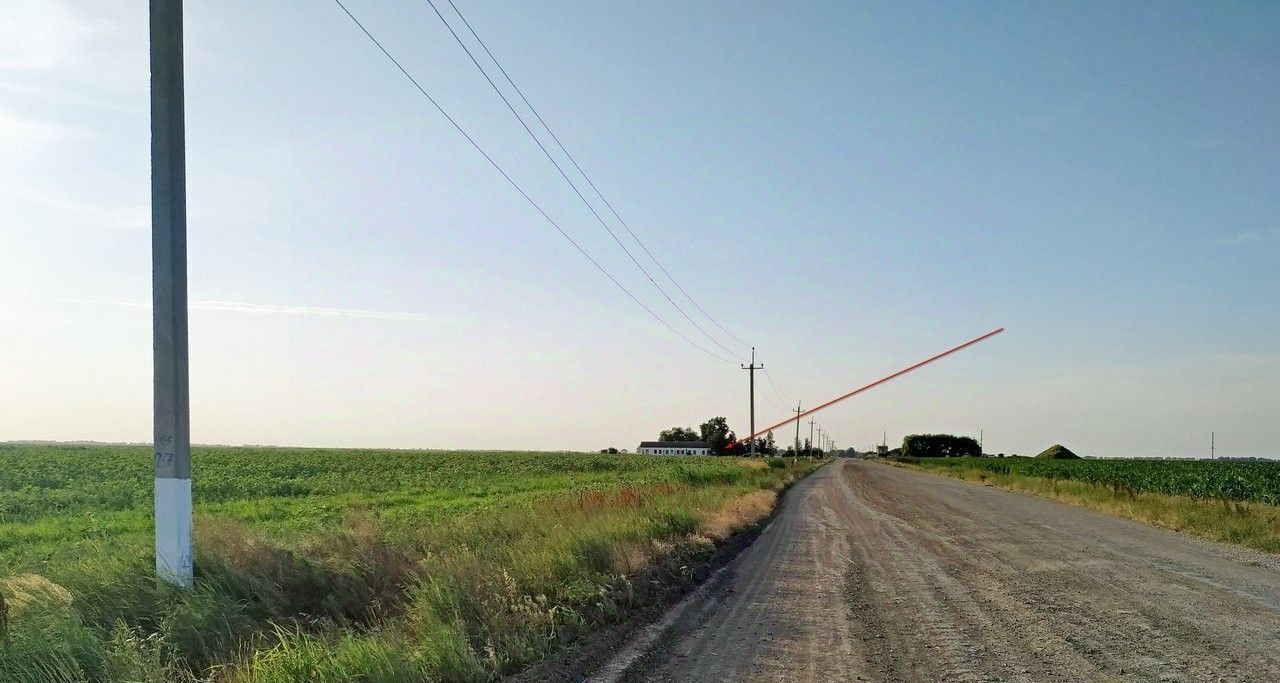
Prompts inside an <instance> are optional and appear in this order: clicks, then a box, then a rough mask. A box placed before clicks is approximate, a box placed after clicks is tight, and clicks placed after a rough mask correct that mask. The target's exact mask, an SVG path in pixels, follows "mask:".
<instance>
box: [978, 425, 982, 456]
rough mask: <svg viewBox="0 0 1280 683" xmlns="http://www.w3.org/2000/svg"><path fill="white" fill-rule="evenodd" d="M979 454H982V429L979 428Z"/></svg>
mask: <svg viewBox="0 0 1280 683" xmlns="http://www.w3.org/2000/svg"><path fill="white" fill-rule="evenodd" d="M978 455H982V430H981V429H979V430H978Z"/></svg>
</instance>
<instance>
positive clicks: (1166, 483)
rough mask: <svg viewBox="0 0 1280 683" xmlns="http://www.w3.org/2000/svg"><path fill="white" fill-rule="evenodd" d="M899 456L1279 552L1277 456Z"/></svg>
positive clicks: (934, 469) (957, 473)
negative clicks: (1227, 458)
mask: <svg viewBox="0 0 1280 683" xmlns="http://www.w3.org/2000/svg"><path fill="white" fill-rule="evenodd" d="M902 464H905V465H907V466H909V467H916V468H919V469H924V470H928V471H931V472H936V473H939V474H946V475H949V476H953V477H958V478H961V479H968V480H970V481H978V482H983V483H987V484H991V485H994V486H999V487H1001V488H1006V489H1010V490H1016V491H1024V492H1027V493H1035V494H1038V495H1043V496H1048V497H1051V498H1056V499H1058V500H1062V501H1064V502H1069V503H1073V504H1076V505H1081V506H1084V507H1089V508H1092V509H1095V510H1100V511H1103V512H1108V513H1111V514H1116V515H1120V516H1122V517H1128V518H1130V519H1136V520H1140V521H1144V522H1149V523H1152V524H1156V525H1159V526H1163V527H1167V528H1170V529H1175V530H1178V531H1186V532H1189V533H1193V534H1196V535H1199V536H1204V537H1206V538H1211V539H1214V540H1218V541H1226V542H1229V543H1236V544H1240V545H1244V546H1248V547H1251V548H1254V549H1257V550H1262V551H1265V552H1271V553H1280V462H1232V461H1221V460H1213V461H1210V460H1124V459H1105V460H1102V459H1098V460H1094V459H1082V460H1047V459H1046V460H1042V459H1035V458H918V459H910V460H908V461H904V462H903V463H902Z"/></svg>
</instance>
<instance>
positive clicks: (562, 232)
mask: <svg viewBox="0 0 1280 683" xmlns="http://www.w3.org/2000/svg"><path fill="white" fill-rule="evenodd" d="M333 1H334V2H335V3H336V4H337V5H338V7H340V8H341V9H342V11H343V13H345V14H346V15H347V17H348V18H350V19H351V21H352V22H354V23H355V25H356V26H357V27H359V28H360V31H361V32H362V33H364V35H365V36H366V37H368V38H369V40H370V41H371V42H373V44H374V45H376V46H377V47H378V50H379V51H381V52H382V54H383V55H384V56H385V57H386V58H387V59H388V60H390V61H391V63H392V64H394V65H395V67H396V68H397V69H399V70H400V73H401V74H404V77H405V78H407V79H409V82H410V83H412V84H413V87H414V88H416V89H417V90H418V92H420V93H422V96H423V97H425V98H427V101H428V102H430V103H431V104H432V106H434V107H435V108H436V111H439V112H440V115H441V116H444V117H445V119H447V120H448V121H449V123H450V124H451V125H452V126H453V127H454V129H455V130H457V131H458V132H459V133H460V134H461V135H462V137H464V138H466V140H467V142H469V143H471V146H472V147H473V148H475V150H476V151H477V152H479V153H480V155H481V156H483V157H484V158H485V160H486V161H488V162H489V165H490V166H493V168H494V170H496V171H497V172H498V173H499V174H501V175H502V177H503V178H504V179H505V180H506V181H507V182H508V183H509V184H510V185H511V187H513V188H515V190H516V192H519V193H520V196H522V197H524V198H525V201H527V202H529V204H530V205H531V206H532V207H533V208H534V209H535V210H537V212H538V213H539V214H541V215H542V217H543V218H545V219H546V220H547V222H548V223H550V224H551V225H552V226H553V227H554V228H555V229H556V231H557V232H559V233H560V236H561V237H564V238H565V239H566V240H568V241H569V244H572V245H573V247H574V248H575V249H577V250H578V253H580V254H582V255H583V257H585V258H586V259H587V260H588V261H590V262H591V264H592V265H594V266H595V267H596V269H597V270H599V271H600V272H601V273H603V274H604V276H605V277H607V278H609V281H610V282H612V283H613V284H614V285H615V286H617V287H618V289H621V290H622V291H623V293H625V294H626V295H627V296H628V297H630V298H631V300H632V301H634V302H636V304H637V305H639V306H640V307H641V308H643V309H644V310H645V312H646V313H648V314H649V315H650V316H652V317H653V319H654V320H657V321H658V322H659V323H661V324H662V325H663V326H664V327H666V328H667V329H668V330H671V331H672V332H673V333H675V334H676V335H677V336H679V337H680V338H681V339H683V340H685V341H686V342H688V343H690V344H692V345H693V346H694V347H695V348H697V349H698V350H699V351H702V352H703V353H705V354H707V355H708V356H711V357H713V358H716V359H719V360H722V361H724V362H726V363H733V362H734V361H733V360H731V359H728V358H725V357H724V356H721V355H719V354H717V353H715V352H713V351H711V350H709V349H707V348H706V347H704V346H702V345H701V344H699V343H697V342H695V341H694V340H692V339H690V338H689V337H688V336H686V335H685V334H684V333H683V332H681V331H680V330H677V329H676V328H675V327H673V326H672V325H671V323H668V322H667V321H666V320H665V319H663V318H662V317H661V316H659V315H658V314H657V313H655V312H654V311H653V309H651V308H649V306H647V305H646V304H645V303H644V302H643V301H641V300H640V299H639V298H637V297H636V295H635V294H632V293H631V290H629V289H627V288H626V286H624V285H623V284H622V283H621V282H619V281H618V280H617V278H615V277H614V276H613V275H612V274H611V273H610V272H609V271H608V270H606V269H605V267H604V266H602V265H600V262H599V261H596V260H595V259H594V258H593V257H592V256H591V254H589V253H587V250H586V249H583V248H582V245H580V244H578V242H577V241H576V240H574V239H573V237H571V236H569V233H567V232H565V230H564V228H562V227H560V224H559V223H558V222H556V220H555V219H554V218H552V217H551V216H550V214H548V213H547V212H546V211H545V210H544V209H543V208H542V206H541V205H540V204H538V202H537V201H535V200H534V198H533V197H531V196H529V193H528V192H525V190H524V188H522V187H521V186H520V184H519V183H517V182H516V181H515V179H513V178H512V177H511V176H510V174H508V173H507V172H506V170H504V169H503V168H502V166H500V165H499V164H498V162H497V161H494V159H493V157H492V156H490V155H489V153H488V152H486V151H485V150H484V148H483V147H481V146H480V144H479V143H477V142H476V141H475V139H474V138H472V137H471V135H470V134H469V133H467V131H466V129H464V128H463V127H462V126H461V125H460V124H459V123H458V122H457V121H456V120H455V119H454V118H453V117H452V116H450V115H449V112H447V111H445V109H444V107H442V106H440V103H439V102H437V101H436V99H435V98H434V97H432V96H431V94H430V93H428V92H427V90H426V89H425V88H423V87H422V85H421V84H420V83H418V80H417V79H416V78H414V77H413V75H412V74H410V73H409V71H408V70H407V69H405V68H404V65H402V64H401V63H400V61H399V60H398V59H396V58H395V57H394V56H393V55H392V54H391V53H390V52H389V51H387V48H386V47H384V46H383V45H382V43H381V42H379V41H378V39H377V38H375V37H374V36H373V34H372V33H370V32H369V29H367V28H365V26H364V24H362V23H360V20H359V19H357V18H356V16H355V15H354V14H352V13H351V10H349V9H347V6H346V5H344V4H342V0H333Z"/></svg>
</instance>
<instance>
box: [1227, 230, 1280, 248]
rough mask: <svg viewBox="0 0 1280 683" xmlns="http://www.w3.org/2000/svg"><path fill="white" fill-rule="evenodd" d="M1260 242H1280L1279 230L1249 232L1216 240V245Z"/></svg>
mask: <svg viewBox="0 0 1280 683" xmlns="http://www.w3.org/2000/svg"><path fill="white" fill-rule="evenodd" d="M1262 242H1280V228H1272V229H1270V230H1251V231H1249V232H1242V233H1240V234H1238V235H1231V236H1230V237H1223V238H1222V239H1220V240H1218V244H1259V243H1262Z"/></svg>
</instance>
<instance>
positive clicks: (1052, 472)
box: [911, 458, 1280, 505]
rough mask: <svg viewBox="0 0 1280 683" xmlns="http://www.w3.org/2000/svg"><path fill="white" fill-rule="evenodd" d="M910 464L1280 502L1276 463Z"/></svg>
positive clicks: (1026, 460)
mask: <svg viewBox="0 0 1280 683" xmlns="http://www.w3.org/2000/svg"><path fill="white" fill-rule="evenodd" d="M911 462H912V464H915V465H919V466H922V467H926V468H930V469H939V468H941V469H959V470H978V471H982V472H990V473H992V474H1005V475H1010V474H1014V475H1022V476H1027V477H1039V478H1043V479H1050V480H1070V481H1079V482H1084V483H1086V484H1096V485H1099V486H1105V487H1108V488H1111V489H1114V490H1117V491H1121V492H1131V493H1140V492H1146V493H1160V494H1165V495H1171V496H1189V497H1191V498H1199V499H1203V500H1224V501H1233V502H1236V501H1238V502H1258V503H1266V504H1268V505H1280V463H1273V462H1232V461H1221V460H1123V459H1108V460H1093V459H1081V460H1048V459H1044V460H1042V459H1037V458H920V459H913V460H912V461H911Z"/></svg>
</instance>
